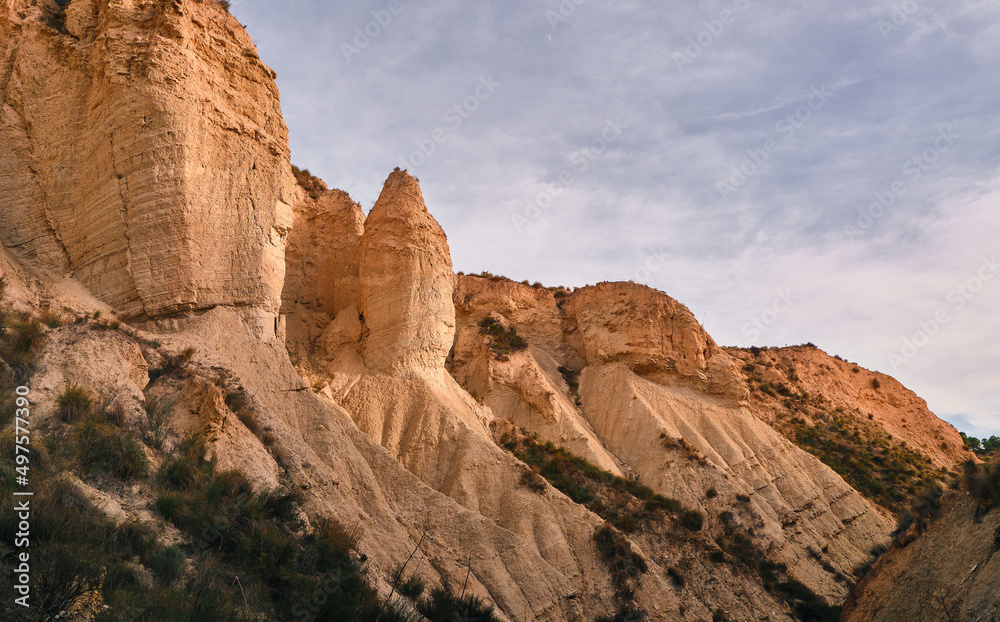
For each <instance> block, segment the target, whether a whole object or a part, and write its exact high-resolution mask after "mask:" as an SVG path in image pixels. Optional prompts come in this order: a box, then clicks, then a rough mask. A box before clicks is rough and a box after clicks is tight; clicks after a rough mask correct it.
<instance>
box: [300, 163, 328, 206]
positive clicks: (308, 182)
mask: <svg viewBox="0 0 1000 622" xmlns="http://www.w3.org/2000/svg"><path fill="white" fill-rule="evenodd" d="M292 175H294V176H295V181H296V182H298V184H299V186H301V187H302V189H303V190H305V191H306V194H308V195H309V198H311V199H313V200H314V201H315V200H316V199H318V198H319V197H320V195H321V194H323V192H324V191H326V190H327V185H326V182H324V181H323V180H322V179H320V178H319V177H316V176H314V175H313V174H312V173H310V172H309V169H300V168H299V167H297V166H295V165H294V164H293V165H292Z"/></svg>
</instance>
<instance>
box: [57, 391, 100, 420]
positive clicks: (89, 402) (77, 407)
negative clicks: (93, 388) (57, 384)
mask: <svg viewBox="0 0 1000 622" xmlns="http://www.w3.org/2000/svg"><path fill="white" fill-rule="evenodd" d="M93 408H94V399H93V398H92V397H91V396H90V393H88V392H87V391H86V390H85V389H83V388H81V387H80V386H78V385H75V384H71V385H69V386H68V387H66V388H65V389H64V390H63V392H62V393H60V394H59V397H57V398H56V416H57V417H59V419H60V420H61V421H65V422H67V423H73V422H75V421H78V420H80V419H83V418H85V417H87V416H89V415H90V414H91V412H92V411H93Z"/></svg>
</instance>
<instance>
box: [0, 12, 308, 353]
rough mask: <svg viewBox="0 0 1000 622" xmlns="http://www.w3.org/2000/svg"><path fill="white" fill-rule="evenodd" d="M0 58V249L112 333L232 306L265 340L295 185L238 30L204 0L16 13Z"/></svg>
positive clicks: (272, 97)
mask: <svg viewBox="0 0 1000 622" xmlns="http://www.w3.org/2000/svg"><path fill="white" fill-rule="evenodd" d="M60 4H62V5H64V6H60ZM0 48H2V50H3V51H2V52H0V54H2V55H0V59H2V61H0V63H2V64H0V100H2V103H3V110H2V115H3V123H2V125H0V144H3V145H4V148H3V150H2V152H0V204H2V205H3V206H4V208H3V215H2V219H3V220H2V226H0V236H2V242H3V245H4V246H5V247H7V248H9V249H11V251H12V252H15V253H17V255H18V256H20V257H23V258H24V259H26V260H28V261H30V262H31V263H32V264H33V265H35V266H36V267H38V268H43V269H47V270H51V271H52V272H54V273H56V274H60V275H61V274H64V273H67V272H68V273H71V274H72V275H73V276H75V277H76V278H77V279H78V280H79V281H80V282H81V283H82V284H83V285H85V286H86V287H87V288H88V289H90V290H91V291H92V292H94V294H95V295H96V296H97V297H98V298H100V299H101V300H103V301H104V302H106V303H107V304H109V305H110V306H111V307H112V308H113V309H114V310H115V311H116V312H117V313H118V314H119V315H120V316H121V317H122V318H123V319H125V320H128V321H154V320H163V319H169V318H174V317H179V316H182V315H184V314H191V313H195V312H200V311H203V310H205V309H210V308H212V307H214V306H217V305H228V306H232V307H238V308H241V309H243V310H244V311H245V313H244V315H245V316H246V317H247V319H248V320H249V321H251V322H252V323H253V324H254V325H255V329H256V330H257V331H258V332H260V333H261V334H264V333H270V334H271V335H273V334H274V331H275V325H274V321H275V319H276V317H277V311H278V307H279V295H280V292H281V287H282V283H283V281H284V237H285V235H286V233H287V230H288V228H289V227H290V226H291V207H290V206H291V203H292V202H293V197H294V181H293V178H292V176H291V171H290V167H289V159H288V158H289V155H288V139H287V129H286V127H285V124H284V121H283V120H282V117H281V111H280V108H279V104H278V91H277V88H276V87H275V84H274V73H273V72H272V71H271V70H270V69H269V68H268V67H267V66H266V65H264V64H263V63H262V62H261V61H260V59H259V57H258V56H257V53H256V51H255V50H254V46H253V44H252V42H251V41H250V37H249V36H248V35H247V34H246V32H245V31H244V30H243V29H242V27H241V26H240V24H239V22H237V20H236V19H235V18H233V17H231V16H230V15H228V14H227V13H226V12H225V11H223V10H222V9H221V8H220V7H219V6H218V4H217V3H215V2H208V3H198V2H182V1H180V0H172V1H169V2H142V1H138V0H126V1H123V2H112V3H110V4H109V3H107V2H103V1H99V0H73V1H72V2H70V3H68V4H67V3H58V4H57V3H56V2H54V0H46V1H45V2H42V3H37V2H28V1H27V0H12V1H11V2H5V3H4V6H3V8H2V9H0ZM53 94H58V96H57V97H53Z"/></svg>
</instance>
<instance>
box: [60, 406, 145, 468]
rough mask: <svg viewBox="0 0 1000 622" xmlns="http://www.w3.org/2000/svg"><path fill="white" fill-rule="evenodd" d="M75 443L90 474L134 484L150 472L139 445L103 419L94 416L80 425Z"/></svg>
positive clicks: (74, 439)
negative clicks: (134, 481)
mask: <svg viewBox="0 0 1000 622" xmlns="http://www.w3.org/2000/svg"><path fill="white" fill-rule="evenodd" d="M73 442H74V445H75V447H76V453H77V457H78V458H79V461H80V464H81V465H82V466H83V467H84V468H85V469H87V470H89V471H92V472H93V471H99V472H103V473H106V474H108V475H112V476H114V477H117V478H118V479H120V480H122V481H130V480H134V479H140V478H142V477H145V476H146V474H147V472H148V470H149V464H148V462H147V461H146V454H145V452H143V450H142V447H141V446H140V445H139V443H137V442H136V441H135V439H133V438H132V437H131V436H130V435H128V434H125V433H123V432H122V431H121V430H120V429H118V428H116V427H114V426H113V425H111V424H110V423H108V422H107V421H106V420H104V419H103V418H100V417H95V416H92V417H90V418H89V419H87V420H85V421H84V422H83V423H81V424H79V426H78V427H77V428H76V430H74V431H73Z"/></svg>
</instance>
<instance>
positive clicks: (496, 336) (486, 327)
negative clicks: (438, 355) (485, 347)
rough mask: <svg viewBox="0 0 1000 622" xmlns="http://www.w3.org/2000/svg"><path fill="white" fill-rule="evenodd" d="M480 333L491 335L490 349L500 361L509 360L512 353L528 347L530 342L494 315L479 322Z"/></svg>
mask: <svg viewBox="0 0 1000 622" xmlns="http://www.w3.org/2000/svg"><path fill="white" fill-rule="evenodd" d="M479 333H480V334H482V335H488V336H489V337H490V349H491V350H493V353H494V354H496V356H497V360H499V361H507V360H509V355H510V354H512V353H514V352H520V351H521V350H524V349H525V348H527V347H528V342H527V341H525V340H524V338H523V337H521V336H520V335H518V334H517V331H516V330H514V329H513V328H507V327H505V326H504V325H503V324H501V323H500V321H499V320H497V319H496V318H494V317H485V318H483V320H482V321H481V322H479Z"/></svg>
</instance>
